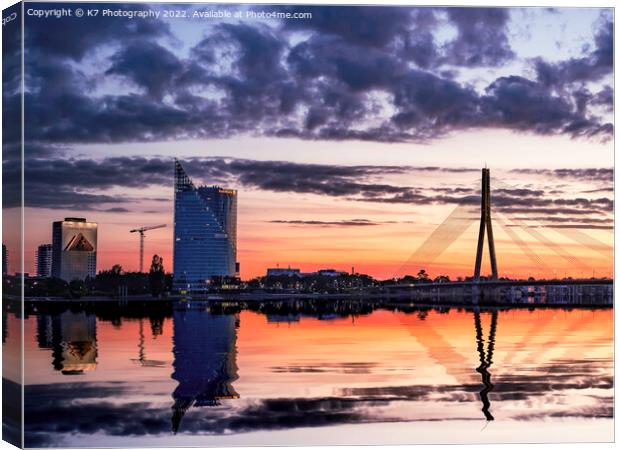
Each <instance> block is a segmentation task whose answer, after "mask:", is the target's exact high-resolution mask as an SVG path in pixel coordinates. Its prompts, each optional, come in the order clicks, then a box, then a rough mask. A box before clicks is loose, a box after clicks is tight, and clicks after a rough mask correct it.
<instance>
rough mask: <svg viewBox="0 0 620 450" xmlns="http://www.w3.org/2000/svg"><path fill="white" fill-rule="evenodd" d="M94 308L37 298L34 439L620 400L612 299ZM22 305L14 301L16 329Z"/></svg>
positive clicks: (498, 422) (31, 314) (518, 410)
mask: <svg viewBox="0 0 620 450" xmlns="http://www.w3.org/2000/svg"><path fill="white" fill-rule="evenodd" d="M81 307H83V310H81V311H80V310H79V308H80V306H78V305H72V306H71V309H68V307H67V306H61V305H53V304H46V305H44V304H39V305H37V308H36V311H35V310H30V311H27V318H26V319H25V320H26V328H25V330H26V331H25V332H26V344H27V346H28V345H30V346H31V347H27V349H26V352H27V353H26V358H27V359H28V361H29V364H30V368H31V370H29V372H28V373H29V379H28V380H27V383H28V386H27V389H26V397H25V408H26V418H27V419H26V428H27V436H31V437H32V436H36V438H37V439H38V440H32V439H34V438H28V437H27V439H26V440H27V441H29V442H30V443H31V444H32V445H31V446H34V444H35V443H37V442H38V443H39V444H41V439H43V437H44V436H47V437H48V438H49V439H58V438H60V437H62V439H67V442H69V441H70V442H71V443H72V444H75V446H84V445H85V444H87V443H88V442H89V441H88V439H89V438H88V437H87V435H86V434H84V433H83V431H81V430H90V431H89V433H91V431H92V432H93V433H94V432H99V433H103V434H104V435H105V434H106V433H111V432H112V433H117V434H115V436H117V437H118V433H125V431H123V430H127V431H126V433H127V435H126V436H125V435H124V434H123V436H124V438H123V439H126V441H123V442H127V443H136V441H132V439H133V438H132V436H134V437H135V436H137V434H135V433H136V432H135V430H136V429H138V430H140V432H141V433H144V435H148V436H150V438H152V439H154V438H155V437H156V436H159V437H160V438H161V439H162V440H161V441H157V442H161V443H162V444H169V445H173V444H175V443H176V444H180V445H185V444H187V443H190V441H185V440H184V439H185V438H187V437H191V436H194V435H196V434H201V435H203V434H204V435H205V436H207V435H209V436H211V435H218V436H224V435H226V436H229V435H238V436H242V435H244V433H248V432H265V433H267V434H269V433H276V434H277V433H278V432H280V431H282V432H283V431H284V430H287V429H295V428H298V427H301V428H307V427H319V428H320V427H323V426H339V425H349V424H351V425H352V424H358V425H359V426H360V427H361V429H362V430H363V429H364V427H365V426H366V425H367V424H372V423H383V422H391V423H397V422H398V423H400V422H407V423H410V424H413V423H415V422H420V423H428V422H429V421H432V422H433V423H442V422H446V425H445V426H446V427H447V428H446V430H447V429H449V427H453V426H457V425H454V424H455V423H456V422H458V421H461V422H463V421H470V422H469V423H470V424H471V420H482V421H493V429H497V427H499V426H504V425H506V424H508V423H533V422H536V423H540V424H548V421H550V420H551V421H552V420H554V418H556V417H560V418H562V420H564V418H566V417H570V418H573V419H574V420H584V421H585V419H587V420H592V419H604V420H608V418H610V417H612V415H613V358H612V357H613V353H612V349H613V339H612V336H613V334H612V332H613V328H612V323H613V322H612V318H613V311H612V310H611V309H609V308H599V309H573V310H567V309H561V308H555V309H549V308H543V309H539V308H532V309H531V310H528V309H525V308H521V309H515V308H510V309H509V308H496V307H492V308H490V307H486V306H482V305H478V306H469V307H444V306H435V307H430V306H428V307H424V306H416V305H411V304H406V303H400V304H396V303H394V304H387V303H385V302H383V303H372V302H370V303H368V302H363V301H353V300H340V301H333V302H322V301H299V302H295V301H292V302H268V303H246V302H230V303H227V304H221V303H220V304H213V303H211V304H208V303H203V304H199V303H198V304H197V303H190V304H189V305H186V306H184V307H179V306H176V305H172V304H170V303H168V304H167V305H164V306H161V307H160V310H159V311H158V312H157V313H156V314H155V312H154V309H155V305H153V306H152V309H151V310H150V312H148V313H145V312H144V309H142V310H140V309H139V308H138V307H136V309H135V310H133V311H132V310H130V308H131V305H129V306H128V305H124V306H114V304H112V303H109V304H91V305H87V304H84V305H82V306H81ZM128 308H129V309H128ZM149 314H153V317H150V315H149ZM145 317H148V318H149V319H151V330H150V332H149V330H148V327H144V326H143V325H142V321H143V319H144V318H145ZM16 320H18V319H17V318H15V317H14V316H13V315H11V314H9V315H8V317H7V323H8V325H9V327H8V328H9V330H13V329H15V327H14V326H13V322H14V321H16ZM500 322H501V324H500ZM500 325H501V326H500ZM155 336H157V339H155ZM378 337H379V338H378ZM15 338H16V335H15V333H8V334H7V336H6V339H7V341H9V343H10V341H11V339H15ZM28 343H30V344H28ZM37 344H38V345H37ZM32 346H34V349H35V350H33V348H32ZM42 349H43V350H45V351H41V350H42ZM76 349H78V350H79V351H77V352H76V351H75V350H76ZM93 349H94V350H95V352H92V351H91V350H93ZM147 355H149V356H150V358H148V357H147ZM50 356H51V363H52V364H51V367H50ZM136 356H138V358H136ZM76 358H77V359H76ZM152 361H156V362H158V364H152V363H151V362H152ZM88 364H91V365H90V366H88ZM78 366H79V367H82V368H84V367H90V368H91V370H83V371H82V372H79V371H78V370H74V369H76V368H77V367H78ZM52 369H54V370H52ZM67 369H68V370H69V371H71V372H72V375H73V376H71V377H69V376H67V375H68V373H67ZM50 377H51V378H50ZM76 393H79V394H78V395H79V396H80V400H79V402H76V401H75V400H76ZM41 399H45V400H46V401H41ZM138 404H140V405H144V406H143V407H141V408H136V405H138ZM100 417H106V422H105V423H101V421H100V419H99V418H100ZM537 421H538V422H537ZM141 424H146V425H148V428H146V425H141ZM365 424H366V425H365ZM420 426H421V427H424V425H420ZM429 426H430V425H429ZM468 426H471V425H468ZM511 426H512V425H511ZM524 426H525V425H524ZM541 426H542V425H541ZM545 426H547V425H545ZM136 427H137V428H136ZM140 427H142V428H140ZM418 429H419V428H418ZM450 429H451V428H450ZM132 433H134V434H132ZM276 434H274V436H275V435H276ZM319 434H321V433H319ZM166 436H168V438H167V439H168V440H166ZM204 438H205V441H204V445H207V444H208V443H209V442H212V443H213V444H214V445H215V443H216V442H215V441H208V440H207V437H204ZM201 439H202V437H201ZM240 439H241V437H240ZM248 439H249V438H248ZM154 442H155V441H154ZM201 442H202V441H201ZM410 442H411V443H413V442H417V441H416V439H415V437H411V440H410ZM438 442H439V441H438ZM273 443H274V444H275V443H280V444H284V443H285V441H282V440H280V441H278V440H274V441H273ZM300 443H302V442H300ZM46 445H47V444H46Z"/></svg>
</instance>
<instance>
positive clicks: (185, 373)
mask: <svg viewBox="0 0 620 450" xmlns="http://www.w3.org/2000/svg"><path fill="white" fill-rule="evenodd" d="M173 323H174V337H173V342H174V347H173V350H172V351H173V354H174V363H173V367H174V372H173V373H172V378H173V379H174V380H176V381H177V382H178V383H179V384H178V386H177V388H176V389H175V390H174V392H173V393H172V398H173V399H174V405H173V406H172V409H173V414H172V431H173V432H174V433H177V432H178V431H179V427H180V425H181V420H182V419H183V416H184V415H185V413H186V411H187V410H188V409H189V408H190V407H192V406H196V407H202V406H216V405H218V401H219V400H222V399H230V398H239V394H237V392H236V391H235V389H234V388H233V387H232V382H233V381H235V380H236V379H237V378H238V376H237V349H236V343H237V327H238V326H239V316H238V315H236V314H233V315H213V314H210V313H209V312H207V311H206V310H204V309H195V308H194V309H192V308H183V309H175V311H174V313H173Z"/></svg>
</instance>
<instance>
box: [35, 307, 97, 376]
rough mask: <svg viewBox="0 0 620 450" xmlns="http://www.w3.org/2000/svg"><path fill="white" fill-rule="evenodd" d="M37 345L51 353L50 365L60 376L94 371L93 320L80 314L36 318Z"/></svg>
mask: <svg viewBox="0 0 620 450" xmlns="http://www.w3.org/2000/svg"><path fill="white" fill-rule="evenodd" d="M37 343H38V345H39V347H40V348H42V349H51V350H52V366H53V367H54V369H55V370H58V371H60V372H61V373H62V374H63V375H80V374H83V373H84V372H88V371H92V370H95V369H96V368H97V318H96V316H95V315H94V314H87V313H86V312H84V311H81V312H73V311H64V312H62V313H60V314H56V315H53V316H48V315H40V316H37Z"/></svg>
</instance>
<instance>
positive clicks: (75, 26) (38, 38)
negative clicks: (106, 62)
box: [25, 3, 170, 61]
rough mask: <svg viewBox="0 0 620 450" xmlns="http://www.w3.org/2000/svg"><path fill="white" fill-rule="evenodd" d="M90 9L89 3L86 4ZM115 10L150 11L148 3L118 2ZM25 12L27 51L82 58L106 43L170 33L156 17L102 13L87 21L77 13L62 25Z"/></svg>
mask: <svg viewBox="0 0 620 450" xmlns="http://www.w3.org/2000/svg"><path fill="white" fill-rule="evenodd" d="M77 6H79V4H76V3H55V4H54V8H75V7H77ZM84 8H88V5H84ZM115 9H125V10H134V11H135V10H148V9H150V8H149V7H148V6H146V5H141V4H137V3H136V4H131V5H123V4H119V5H116V6H115ZM54 20H55V21H59V20H60V19H55V18H52V19H50V22H48V21H44V20H41V19H39V18H35V17H32V16H28V15H26V28H25V30H26V40H27V45H26V46H25V48H26V52H27V53H30V52H36V53H40V54H46V55H52V56H59V57H66V58H71V59H74V60H76V61H79V60H81V59H82V58H83V57H84V56H85V55H87V54H88V53H91V52H93V51H95V50H97V49H98V48H99V47H101V46H103V45H111V44H118V43H132V42H136V41H141V42H143V41H144V40H145V39H151V38H157V37H164V36H170V28H169V26H168V24H166V23H164V22H162V21H160V20H156V19H154V18H145V19H140V20H125V19H119V20H114V19H110V18H108V17H103V15H102V14H99V15H98V16H96V17H89V18H88V20H84V19H83V18H79V17H77V16H71V17H63V18H62V20H61V22H60V25H59V24H56V25H54V26H48V25H49V24H50V23H52V22H51V21H54Z"/></svg>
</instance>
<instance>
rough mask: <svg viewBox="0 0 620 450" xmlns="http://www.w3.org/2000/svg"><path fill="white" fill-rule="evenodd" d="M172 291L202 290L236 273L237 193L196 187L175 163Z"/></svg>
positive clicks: (217, 188)
mask: <svg viewBox="0 0 620 450" xmlns="http://www.w3.org/2000/svg"><path fill="white" fill-rule="evenodd" d="M174 165H175V167H174V286H173V289H174V290H187V291H189V292H196V291H205V290H206V289H207V288H208V286H209V283H210V282H211V280H212V278H213V277H222V276H230V277H233V276H235V275H236V273H237V262H236V261H237V191H236V190H231V189H222V188H220V187H218V186H210V187H206V186H199V187H195V186H194V184H193V182H192V180H191V179H190V177H189V176H188V175H187V173H186V172H185V170H184V169H183V166H181V163H180V162H179V161H177V160H175V163H174Z"/></svg>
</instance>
